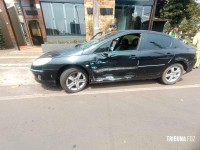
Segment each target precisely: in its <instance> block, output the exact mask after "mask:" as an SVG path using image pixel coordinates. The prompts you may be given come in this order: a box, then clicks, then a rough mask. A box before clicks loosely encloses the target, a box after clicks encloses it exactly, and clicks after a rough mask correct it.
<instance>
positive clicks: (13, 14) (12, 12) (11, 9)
mask: <svg viewBox="0 0 200 150" xmlns="http://www.w3.org/2000/svg"><path fill="white" fill-rule="evenodd" d="M8 12H9V15H10V19H11V22H12V24H13V29H14V32H15V34H16V37H17V41H18V44H19V45H20V46H24V45H26V43H25V41H24V38H23V34H22V31H21V27H20V24H19V21H18V17H17V14H16V11H15V8H14V6H12V7H9V8H8Z"/></svg>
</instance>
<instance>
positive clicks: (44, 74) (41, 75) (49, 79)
mask: <svg viewBox="0 0 200 150" xmlns="http://www.w3.org/2000/svg"><path fill="white" fill-rule="evenodd" d="M31 72H32V73H33V75H34V77H35V80H36V81H37V82H39V83H56V80H57V70H45V69H42V68H40V69H38V68H37V69H36V68H34V67H33V66H32V67H31Z"/></svg>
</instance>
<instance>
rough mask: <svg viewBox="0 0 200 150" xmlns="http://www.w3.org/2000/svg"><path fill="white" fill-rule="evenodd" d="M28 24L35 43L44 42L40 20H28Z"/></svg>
mask: <svg viewBox="0 0 200 150" xmlns="http://www.w3.org/2000/svg"><path fill="white" fill-rule="evenodd" d="M28 26H29V30H30V34H31V38H32V42H33V45H41V44H44V41H43V38H42V34H41V30H40V26H39V23H38V21H37V20H30V21H28Z"/></svg>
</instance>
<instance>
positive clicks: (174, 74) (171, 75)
mask: <svg viewBox="0 0 200 150" xmlns="http://www.w3.org/2000/svg"><path fill="white" fill-rule="evenodd" d="M182 74H183V66H182V65H181V64H173V65H171V66H169V67H168V68H167V69H165V71H164V72H163V74H162V77H161V81H162V82H163V83H164V84H168V85H171V84H175V83H176V82H178V81H179V80H180V78H181V77H182Z"/></svg>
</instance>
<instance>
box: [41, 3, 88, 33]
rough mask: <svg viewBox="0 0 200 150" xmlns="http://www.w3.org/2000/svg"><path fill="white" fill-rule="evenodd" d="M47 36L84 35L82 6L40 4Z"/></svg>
mask: <svg viewBox="0 0 200 150" xmlns="http://www.w3.org/2000/svg"><path fill="white" fill-rule="evenodd" d="M41 5H42V11H43V15H44V21H45V25H46V33H47V35H49V36H66V35H85V21H84V18H85V13H84V4H81V3H80V4H79V3H77V4H76V3H54V2H53V3H49V2H42V3H41Z"/></svg>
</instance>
